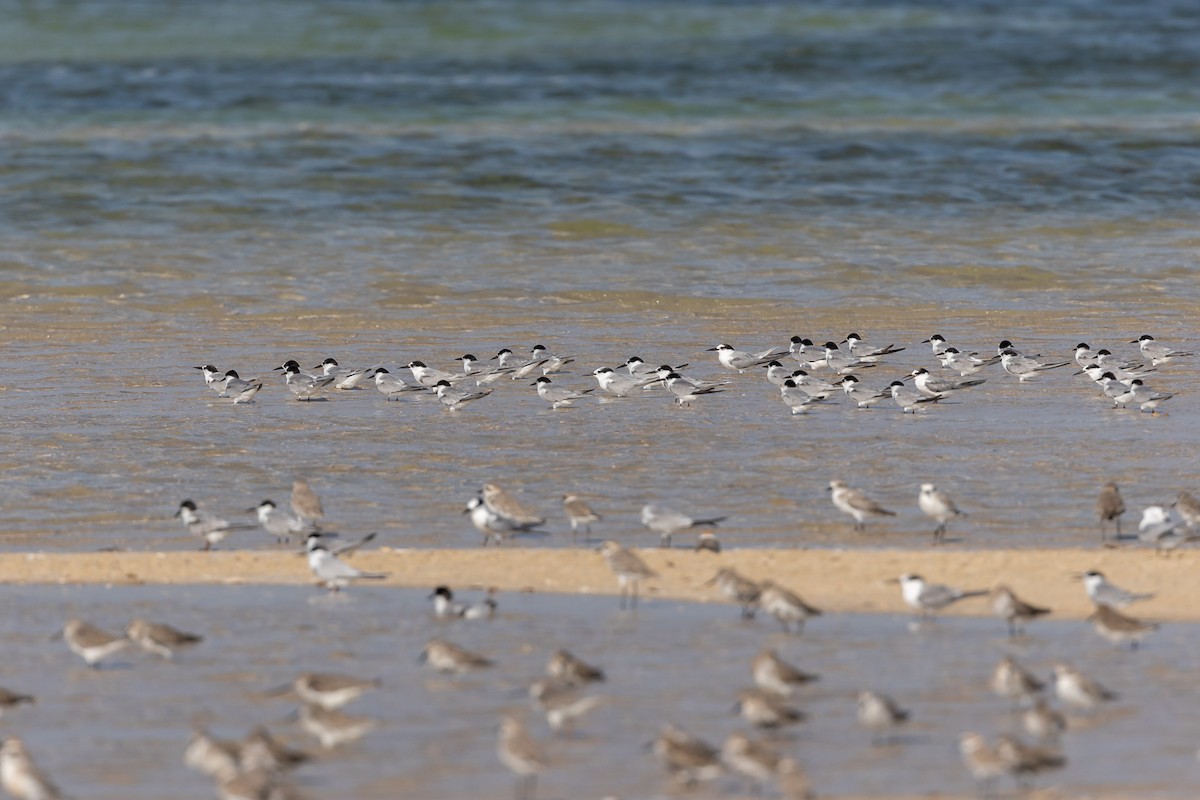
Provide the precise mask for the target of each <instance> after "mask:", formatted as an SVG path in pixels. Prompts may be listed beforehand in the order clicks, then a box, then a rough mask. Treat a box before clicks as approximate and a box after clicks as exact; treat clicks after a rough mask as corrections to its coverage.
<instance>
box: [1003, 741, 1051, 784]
mask: <svg viewBox="0 0 1200 800" xmlns="http://www.w3.org/2000/svg"><path fill="white" fill-rule="evenodd" d="M996 755H997V756H998V757H999V759H1000V763H1002V764H1003V765H1004V768H1005V770H1006V771H1008V773H1009V774H1011V775H1012V776H1013V777H1014V778H1016V779H1017V784H1018V785H1019V786H1022V787H1025V788H1028V787H1029V784H1030V782H1031V781H1032V780H1033V777H1034V776H1035V775H1037V774H1038V773H1040V772H1045V771H1047V770H1051V769H1059V768H1061V767H1063V766H1065V765H1066V763H1067V759H1066V758H1064V757H1063V755H1062V754H1061V753H1057V752H1054V751H1053V750H1047V749H1046V748H1043V747H1032V746H1030V745H1027V744H1024V743H1023V742H1021V741H1020V740H1019V739H1017V738H1016V737H1014V736H1009V735H1008V734H1001V735H1000V736H998V737H996Z"/></svg>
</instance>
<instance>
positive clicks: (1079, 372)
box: [1071, 369, 1087, 375]
mask: <svg viewBox="0 0 1200 800" xmlns="http://www.w3.org/2000/svg"><path fill="white" fill-rule="evenodd" d="M1086 371H1087V370H1082V369H1081V370H1079V371H1078V372H1072V373H1071V374H1072V375H1082V374H1083V373H1084V372H1086Z"/></svg>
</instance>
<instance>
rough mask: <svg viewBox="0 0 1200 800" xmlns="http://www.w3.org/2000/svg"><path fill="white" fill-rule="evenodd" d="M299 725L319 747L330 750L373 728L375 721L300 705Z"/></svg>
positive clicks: (359, 736)
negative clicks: (319, 744)
mask: <svg viewBox="0 0 1200 800" xmlns="http://www.w3.org/2000/svg"><path fill="white" fill-rule="evenodd" d="M299 720H300V727H301V728H303V729H304V731H305V732H306V733H308V734H309V735H310V736H313V737H314V738H316V740H317V741H318V742H320V743H321V747H323V748H325V749H326V750H332V749H333V748H335V747H339V746H341V745H343V744H349V743H350V742H355V741H358V740H359V739H361V738H362V737H364V736H366V735H367V734H368V733H370V732H371V731H372V730H374V728H375V725H376V722H375V720H373V719H371V718H369V717H353V716H350V715H349V714H347V713H345V712H343V711H337V710H333V709H325V708H321V706H314V705H308V704H307V703H306V704H304V705H303V706H301V707H300V714H299Z"/></svg>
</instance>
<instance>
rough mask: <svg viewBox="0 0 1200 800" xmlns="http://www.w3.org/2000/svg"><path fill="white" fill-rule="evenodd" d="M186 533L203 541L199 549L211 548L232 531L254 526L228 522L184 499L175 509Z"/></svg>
mask: <svg viewBox="0 0 1200 800" xmlns="http://www.w3.org/2000/svg"><path fill="white" fill-rule="evenodd" d="M175 516H177V517H179V518H180V520H182V521H183V525H184V527H186V528H187V530H188V533H190V534H191V535H192V536H195V537H197V538H199V539H200V540H201V541H203V542H204V545H203V546H202V547H201V548H200V549H201V550H211V549H212V548H213V547H214V546H215V545H216V544H218V543H219V542H221V541H222V540H224V538H225V537H226V536H228V535H229V534H230V533H232V532H233V531H240V530H249V529H251V528H253V527H255V526H253V525H240V524H237V523H229V522H226V521H225V520H223V519H220V518H219V517H217V516H215V515H213V514H210V513H209V512H207V511H204V510H203V509H201V508H199V507H198V506H197V505H196V504H195V503H194V502H193V501H191V500H184V501H183V502H182V503H180V504H179V508H178V509H177V510H176V511H175Z"/></svg>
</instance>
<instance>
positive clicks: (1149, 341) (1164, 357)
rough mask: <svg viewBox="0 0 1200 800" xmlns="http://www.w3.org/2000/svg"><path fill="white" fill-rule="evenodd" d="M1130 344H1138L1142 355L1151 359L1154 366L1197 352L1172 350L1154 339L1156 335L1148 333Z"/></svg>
mask: <svg viewBox="0 0 1200 800" xmlns="http://www.w3.org/2000/svg"><path fill="white" fill-rule="evenodd" d="M1130 344H1136V345H1137V346H1138V348H1139V349H1140V350H1141V351H1142V355H1144V356H1145V357H1146V358H1148V359H1150V363H1151V364H1153V365H1154V366H1158V365H1159V364H1165V363H1166V362H1168V361H1170V360H1171V359H1173V358H1184V357H1186V356H1193V355H1195V353H1185V352H1181V351H1179V350H1172V349H1171V348H1169V347H1167V346H1166V345H1165V344H1159V343H1158V342H1156V341H1154V337H1153V336H1151V335H1150V334H1148V333H1145V334H1142V335H1141V336H1139V337H1138V338H1136V339H1134V340H1133V341H1132V342H1130Z"/></svg>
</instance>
